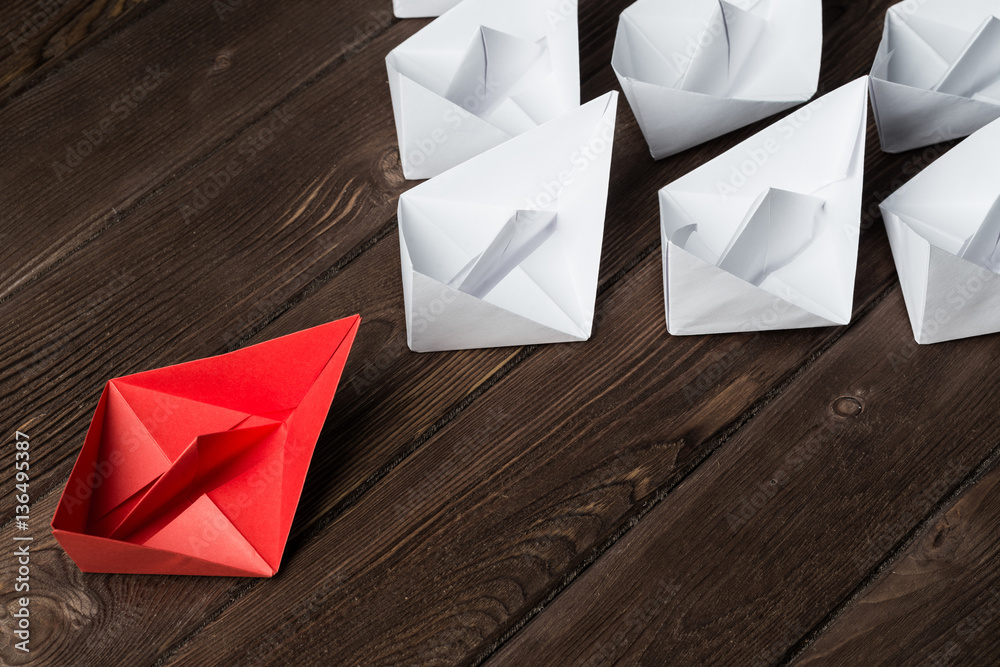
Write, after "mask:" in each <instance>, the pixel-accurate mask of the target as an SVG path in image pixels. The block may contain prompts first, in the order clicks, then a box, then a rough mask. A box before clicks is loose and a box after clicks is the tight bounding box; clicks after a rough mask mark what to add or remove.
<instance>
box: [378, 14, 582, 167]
mask: <svg viewBox="0 0 1000 667" xmlns="http://www.w3.org/2000/svg"><path fill="white" fill-rule="evenodd" d="M386 68H387V70H388V75H389V88H390V93H391V97H392V107H393V114H394V116H395V120H396V133H397V137H398V140H399V150H400V159H401V161H402V166H403V175H404V176H405V177H406V178H407V179H425V178H431V177H433V176H436V175H438V174H441V173H443V172H445V171H447V170H448V169H451V168H452V167H455V166H457V165H459V164H461V163H462V162H465V161H466V160H468V159H469V158H471V157H474V156H476V155H478V154H480V153H482V152H484V151H486V150H489V149H490V148H493V147H495V146H498V145H500V144H501V143H503V142H505V141H507V140H509V139H510V138H511V137H514V136H517V135H519V134H523V133H524V132H527V131H529V130H531V129H533V128H535V127H538V126H539V125H541V124H544V123H546V122H548V121H550V120H553V119H555V118H558V117H560V116H562V115H564V114H566V113H568V112H569V111H572V110H573V109H574V108H576V107H578V106H579V104H580V56H579V45H578V38H577V16H576V3H565V2H563V1H562V0H509V1H508V2H504V3H497V2H495V1H494V0H464V1H463V2H462V3H460V4H459V5H457V6H456V7H454V8H453V9H451V10H450V11H447V12H446V13H444V14H443V15H442V16H441V17H440V18H438V19H436V20H435V21H433V22H432V23H430V24H429V25H428V26H426V27H425V28H424V29H422V30H421V31H420V32H418V33H417V34H415V35H413V36H412V37H410V38H409V39H407V40H406V41H405V42H403V43H402V44H400V45H399V46H397V47H396V48H395V49H393V50H392V51H391V52H390V53H389V55H388V56H387V57H386Z"/></svg>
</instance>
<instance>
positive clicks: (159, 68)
mask: <svg viewBox="0 0 1000 667" xmlns="http://www.w3.org/2000/svg"><path fill="white" fill-rule="evenodd" d="M219 1H220V2H223V0H219ZM225 1H226V2H231V1H232V0H225ZM392 25H393V19H392V16H391V13H389V12H388V11H382V12H374V14H373V10H371V9H369V8H368V7H367V6H365V5H363V4H360V3H351V4H350V5H346V6H344V7H343V8H334V7H333V6H332V5H316V4H314V3H307V2H282V3H260V2H256V3H254V2H245V3H240V4H239V6H238V8H237V9H234V10H232V13H225V14H223V15H221V16H220V14H219V12H218V11H217V9H216V8H215V5H214V4H213V3H212V2H203V1H202V0H177V1H176V2H170V3H168V4H166V5H161V6H159V7H157V8H155V9H153V10H152V11H149V12H148V13H147V14H146V15H145V16H143V17H142V18H141V19H139V20H137V21H135V22H133V23H131V24H130V25H128V26H127V27H126V28H125V29H124V30H122V31H121V32H118V33H116V34H114V35H112V36H111V37H109V38H108V39H106V40H105V41H103V42H101V43H100V44H98V45H97V46H95V47H94V48H92V49H90V50H88V51H87V52H86V53H85V54H84V55H83V56H82V57H80V58H77V59H75V60H72V61H71V62H68V63H66V65H65V66H64V67H62V68H61V69H60V70H59V71H58V72H57V73H55V74H54V75H52V76H50V77H48V78H47V79H46V80H45V81H44V82H42V83H41V84H40V85H38V86H36V87H34V88H32V89H31V90H30V91H27V92H26V93H25V94H24V95H22V96H20V97H19V98H18V99H17V100H16V101H15V103H13V104H9V105H7V106H6V107H4V108H3V109H0V127H3V128H10V129H9V130H6V129H5V131H4V132H3V133H2V134H0V154H2V155H4V157H5V159H4V160H3V161H2V162H0V182H2V183H21V184H26V185H27V184H31V187H20V188H3V189H2V190H0V211H2V212H3V213H2V215H3V221H4V228H5V229H23V228H27V227H29V226H30V227H31V228H32V229H33V230H35V233H32V234H29V235H24V236H23V237H21V238H19V239H18V243H17V244H12V243H0V299H3V298H5V297H7V296H8V295H9V294H10V293H11V291H12V290H14V289H18V288H20V287H21V286H22V285H23V284H24V283H25V282H26V281H28V280H30V279H32V278H33V277H35V276H36V275H37V274H38V273H39V272H40V271H43V270H45V269H47V268H49V267H51V266H53V265H54V264H56V263H57V262H59V261H60V260H62V259H63V258H65V257H66V256H67V255H68V254H69V253H71V252H73V251H74V250H76V249H78V248H79V247H80V246H81V245H83V244H85V243H86V242H87V241H88V239H90V238H91V237H92V236H94V235H95V234H100V233H101V232H102V231H103V230H105V229H106V228H108V227H111V226H114V225H115V224H117V223H118V222H119V221H120V219H121V216H122V214H123V213H127V212H128V211H130V210H131V208H132V207H134V206H135V205H136V204H137V203H139V202H141V201H143V199H144V198H145V197H147V196H149V195H150V194H151V193H155V192H156V191H157V188H160V187H163V186H164V184H165V183H167V182H172V181H174V180H177V179H179V178H183V175H184V174H185V173H189V172H185V168H186V167H189V166H190V165H192V164H193V163H198V162H199V161H201V160H204V158H205V156H206V155H210V154H212V150H213V149H217V148H218V147H219V146H221V145H223V144H225V143H226V142H230V143H231V142H233V141H235V140H236V137H238V136H240V133H241V132H244V131H245V129H246V127H247V126H248V125H250V124H251V123H253V122H255V121H258V120H259V119H261V118H264V117H266V116H267V114H268V113H269V112H270V111H271V110H272V109H273V108H275V107H276V106H278V105H279V104H280V103H281V102H282V101H283V100H284V99H285V98H286V97H288V96H289V95H290V94H292V93H293V92H294V91H296V90H297V89H298V88H299V87H300V86H302V85H304V84H305V83H306V82H308V81H310V80H312V79H313V78H314V77H316V76H317V75H319V74H320V73H322V72H325V71H326V70H327V69H329V68H335V67H336V66H338V65H341V64H343V63H344V62H345V61H347V60H349V59H350V58H351V57H353V56H354V55H355V54H356V53H357V50H358V49H359V48H361V47H365V46H367V45H369V44H370V42H371V40H372V39H373V38H375V37H377V36H378V35H380V34H382V33H383V32H385V31H386V30H388V29H390V28H391V27H392ZM412 27H413V26H402V25H400V26H399V28H398V30H397V31H396V35H397V37H396V39H397V40H398V39H401V38H402V37H403V36H405V35H407V34H408V33H409V32H410V31H411V30H412ZM293 44H294V46H295V53H296V54H297V55H296V56H295V57H294V58H286V57H282V56H281V54H282V53H284V52H285V51H284V50H285V49H288V48H291V45H293ZM347 69H350V68H347ZM382 69H383V70H384V66H383V68H382ZM355 71H356V70H355ZM367 71H369V72H375V69H374V68H372V67H369V68H368V69H367ZM383 74H384V72H383ZM380 78H381V77H380ZM379 84H380V81H379V80H376V81H371V82H369V85H370V86H372V87H373V88H374V87H376V86H378V85H379ZM352 90H353V88H352ZM374 99H380V98H374ZM374 99H373V101H374ZM354 120H355V121H362V120H363V119H362V118H354ZM303 176H306V175H305V174H304V175H303Z"/></svg>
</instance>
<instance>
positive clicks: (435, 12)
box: [392, 0, 460, 19]
mask: <svg viewBox="0 0 1000 667" xmlns="http://www.w3.org/2000/svg"><path fill="white" fill-rule="evenodd" d="M459 2H460V0H392V13H393V14H395V15H396V18H398V19H415V18H425V17H430V16H441V15H442V14H444V13H445V12H446V11H448V10H449V9H451V8H452V7H454V6H455V5H457V4H458V3H459Z"/></svg>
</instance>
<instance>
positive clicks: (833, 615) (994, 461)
mask: <svg viewBox="0 0 1000 667" xmlns="http://www.w3.org/2000/svg"><path fill="white" fill-rule="evenodd" d="M998 466H1000V443H997V444H996V445H995V446H994V447H993V449H992V450H991V451H990V453H989V454H987V455H986V457H985V458H984V459H983V460H982V461H980V462H979V464H978V465H977V466H975V467H974V468H973V469H972V471H971V472H970V473H969V474H968V475H966V477H965V478H964V479H962V480H960V481H959V482H958V483H957V484H956V485H955V486H954V487H953V488H952V490H951V491H950V492H948V493H947V494H945V495H944V496H943V497H942V498H941V499H940V500H939V501H938V502H937V503H936V504H935V505H934V506H933V507H931V509H930V511H928V513H927V515H926V516H925V517H924V518H923V519H922V520H921V521H919V522H918V523H917V524H916V525H915V526H914V527H913V529H912V530H910V532H909V533H907V534H906V535H904V536H903V538H902V539H901V540H900V541H899V542H898V543H896V545H895V546H893V547H892V548H891V549H890V550H889V552H888V553H887V554H886V556H885V558H883V559H882V561H881V562H880V563H878V564H876V565H875V567H873V568H872V569H871V571H870V572H868V574H867V575H865V577H864V578H863V579H862V580H861V581H860V582H859V583H858V585H857V586H856V587H855V588H854V590H852V591H851V592H850V593H848V594H847V596H846V597H844V599H843V600H841V601H840V602H839V603H838V604H836V605H835V606H834V607H833V609H831V610H830V612H829V613H828V614H827V615H826V616H824V617H823V618H822V620H820V622H819V623H817V624H816V625H815V626H814V627H813V628H812V629H811V630H809V631H808V632H806V633H805V634H804V635H803V636H802V637H801V638H800V639H799V640H798V641H797V642H795V643H794V644H793V645H792V646H791V648H789V649H788V651H786V652H785V655H784V656H782V657H781V658H780V659H779V660H778V662H777V663H776V664H777V665H779V667H787V666H788V665H791V664H793V663H795V662H796V661H797V660H798V659H799V658H800V657H802V655H803V654H804V653H805V652H806V650H807V649H808V648H809V646H811V645H812V644H813V643H814V642H815V641H816V640H817V639H819V638H820V636H822V635H823V633H824V632H826V631H827V630H828V629H829V628H830V627H831V626H832V625H833V624H834V623H835V622H836V620H837V619H838V618H840V617H841V616H842V615H843V614H844V612H846V611H847V610H848V609H849V608H850V607H851V606H852V605H853V604H854V603H855V602H857V601H858V600H859V599H861V598H862V597H863V596H864V594H865V593H866V592H867V591H868V589H869V588H871V587H872V586H873V585H874V584H875V583H876V582H877V581H878V580H879V577H881V576H882V575H883V574H884V573H885V571H886V570H888V569H889V568H890V567H892V566H893V565H894V564H895V563H896V561H898V560H899V558H900V557H902V556H903V554H904V553H905V552H906V550H907V549H909V548H910V546H911V545H912V544H913V543H914V542H915V541H916V540H917V539H918V538H919V537H920V536H921V535H923V534H924V532H925V531H926V530H927V529H928V528H929V527H930V525H931V523H933V522H934V520H935V519H936V518H937V517H938V515H939V514H940V513H941V512H942V511H943V510H946V509H947V508H949V507H951V506H952V505H953V504H954V503H955V502H956V501H957V500H958V499H959V498H960V497H961V496H962V495H963V494H964V493H965V492H966V491H967V490H969V489H970V488H972V487H973V486H975V485H976V484H978V483H979V482H980V481H981V480H982V479H983V478H984V477H985V476H986V475H988V474H989V473H990V472H992V471H993V470H994V469H996V468H997V467H998Z"/></svg>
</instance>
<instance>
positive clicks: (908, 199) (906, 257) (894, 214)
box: [880, 120, 1000, 344]
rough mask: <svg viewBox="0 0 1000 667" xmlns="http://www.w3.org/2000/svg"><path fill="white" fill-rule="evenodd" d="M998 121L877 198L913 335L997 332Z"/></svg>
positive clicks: (934, 339)
mask: <svg viewBox="0 0 1000 667" xmlns="http://www.w3.org/2000/svg"><path fill="white" fill-rule="evenodd" d="M998 154H1000V120H997V121H994V122H993V123H991V124H989V125H987V126H986V127H984V128H983V129H981V130H979V131H978V132H976V133H974V134H973V135H972V136H970V137H969V138H968V139H966V140H965V141H963V142H962V143H960V144H959V145H958V146H956V147H955V148H952V149H951V150H950V151H949V152H948V153H947V154H945V155H944V156H943V157H941V158H939V159H938V160H937V161H936V162H935V163H934V164H932V165H931V166H929V167H928V168H927V169H925V170H924V171H923V172H921V173H920V174H917V175H916V176H915V177H914V178H913V179H912V180H911V181H910V182H909V183H907V184H906V185H904V186H903V187H902V188H900V189H899V190H897V191H896V192H895V193H893V194H892V195H891V196H890V197H889V198H888V199H886V200H885V201H883V202H882V204H881V205H880V207H881V209H882V219H883V220H884V221H885V229H886V232H887V233H888V235H889V243H890V244H891V245H892V255H893V259H894V260H895V262H896V271H897V273H898V274H899V281H900V284H901V285H902V288H903V298H904V300H905V301H906V310H907V312H908V313H909V315H910V324H911V325H912V326H913V336H914V338H916V341H917V342H918V343H921V344H929V343H940V342H943V341H947V340H955V339H959V338H969V337H971V336H980V335H983V334H991V333H997V332H1000V276H998V275H997V273H998V272H1000V172H998V170H997V167H996V160H997V155H998Z"/></svg>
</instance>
